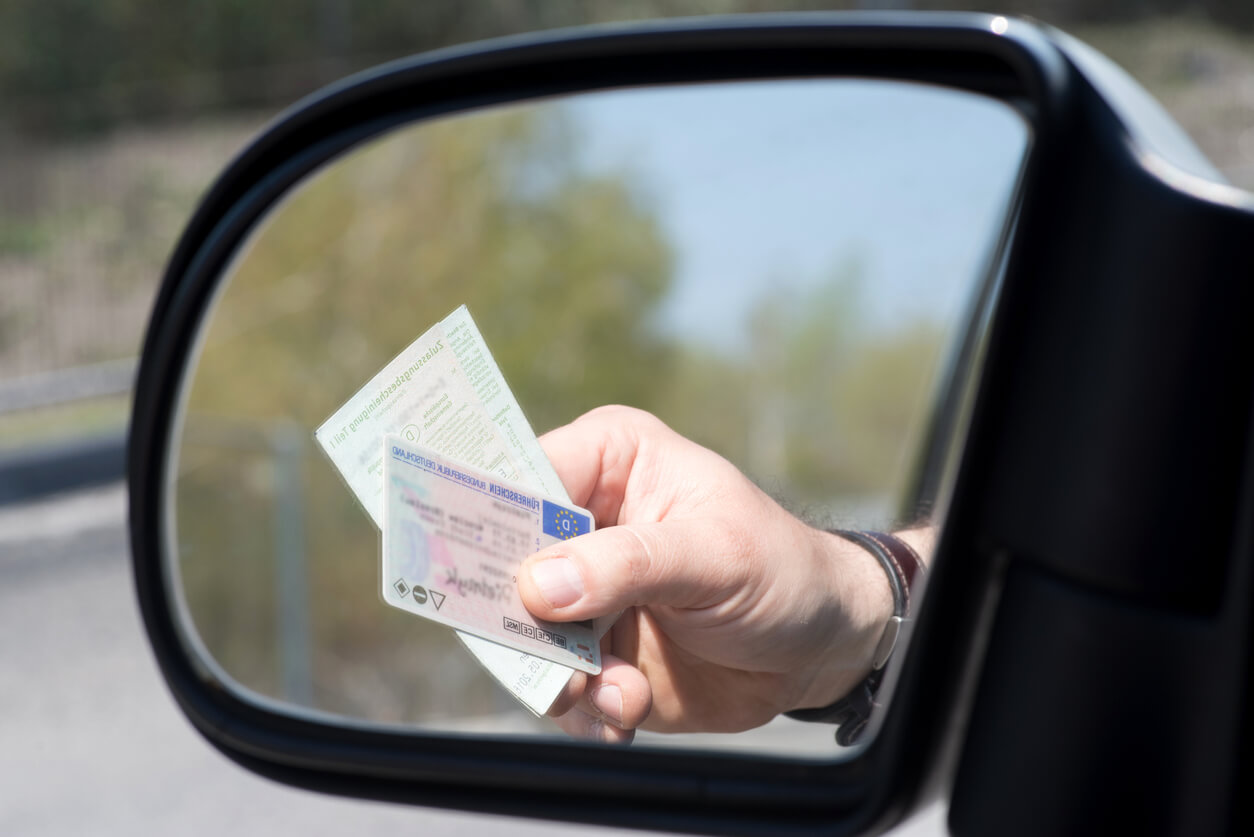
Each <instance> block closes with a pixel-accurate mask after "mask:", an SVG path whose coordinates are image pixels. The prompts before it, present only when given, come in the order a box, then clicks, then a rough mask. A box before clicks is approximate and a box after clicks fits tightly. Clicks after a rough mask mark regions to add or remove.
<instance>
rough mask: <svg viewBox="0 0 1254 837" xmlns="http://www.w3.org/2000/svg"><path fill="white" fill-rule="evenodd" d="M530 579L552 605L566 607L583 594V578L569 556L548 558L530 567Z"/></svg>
mask: <svg viewBox="0 0 1254 837" xmlns="http://www.w3.org/2000/svg"><path fill="white" fill-rule="evenodd" d="M531 580H532V581H534V582H535V583H536V587H538V588H539V589H540V595H541V596H544V600H545V601H546V602H548V603H549V604H550V605H552V606H553V607H566V606H567V605H571V604H574V603H575V602H577V601H579V598H580V597H581V596H582V595H583V579H582V578H580V577H579V570H578V569H577V568H576V567H575V562H574V561H571V560H570V559H569V558H549V559H547V560H545V561H541V562H540V563H538V564H534V565H532V567H531Z"/></svg>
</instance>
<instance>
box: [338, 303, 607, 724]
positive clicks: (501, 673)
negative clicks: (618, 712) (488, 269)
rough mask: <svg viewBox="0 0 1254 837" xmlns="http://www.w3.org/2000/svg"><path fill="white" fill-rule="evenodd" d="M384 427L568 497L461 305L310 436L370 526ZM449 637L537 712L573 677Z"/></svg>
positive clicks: (511, 652) (544, 663)
mask: <svg viewBox="0 0 1254 837" xmlns="http://www.w3.org/2000/svg"><path fill="white" fill-rule="evenodd" d="M386 433H397V434H400V435H402V436H404V437H405V438H406V439H408V440H410V441H419V440H421V442H422V444H424V445H426V446H427V447H429V448H434V449H435V450H437V451H439V452H440V453H441V454H443V455H445V456H450V457H454V458H456V459H458V460H459V461H462V462H468V463H469V464H471V465H477V466H479V467H482V468H487V469H488V470H497V471H498V472H499V473H501V474H502V475H505V476H508V477H509V478H510V479H513V480H517V481H519V482H522V483H524V484H526V485H527V486H528V487H530V488H531V489H533V490H536V491H542V492H544V493H546V494H548V495H550V496H553V497H558V498H560V499H563V500H565V499H569V498H568V497H566V490H565V488H564V487H563V486H562V483H561V480H560V479H558V476H557V473H556V472H555V471H554V470H553V466H552V465H551V464H550V463H549V460H548V459H547V458H546V457H545V455H544V451H543V450H542V449H541V448H540V444H539V442H538V441H537V440H536V437H535V434H534V433H533V432H532V430H531V425H530V424H529V423H528V422H527V418H526V416H525V415H523V412H522V408H521V407H520V406H519V404H518V401H517V400H516V399H515V398H514V395H513V393H512V392H511V391H510V388H509V385H508V384H507V383H506V381H505V377H504V376H503V375H502V374H501V370H500V368H499V367H497V365H496V360H495V359H494V358H493V357H492V353H491V352H490V351H489V350H488V346H487V343H486V342H485V341H484V339H483V336H482V335H481V334H480V333H479V328H478V326H477V325H476V324H475V321H474V319H473V318H472V317H471V315H470V311H469V310H467V308H466V306H465V305H462V306H460V307H459V308H458V309H457V310H455V311H453V312H452V313H451V314H449V315H448V316H447V317H445V318H444V319H443V320H441V321H440V322H438V323H436V324H435V325H433V326H431V328H429V329H428V330H427V331H426V332H424V333H423V334H422V335H421V336H419V337H418V339H416V340H414V342H413V343H411V344H410V345H409V346H407V347H406V348H405V349H404V351H402V352H401V353H400V354H398V355H397V356H396V357H395V358H393V359H392V360H391V361H390V362H389V363H388V364H387V365H386V366H384V367H383V368H382V369H380V370H379V372H378V374H376V375H375V376H374V377H373V378H371V379H370V380H369V381H368V382H367V383H366V384H365V385H364V386H363V387H362V388H361V389H360V390H359V391H358V392H357V393H356V394H355V395H354V396H353V397H352V398H350V399H349V400H348V401H347V402H345V403H344V404H343V406H341V407H340V408H339V409H338V410H336V411H335V413H334V414H332V415H331V416H330V417H329V418H328V419H327V420H326V421H325V422H324V423H323V424H322V426H321V427H319V428H318V430H317V432H315V433H314V436H315V437H316V438H317V440H318V444H319V446H320V447H321V448H322V450H323V451H324V452H325V453H326V454H327V457H328V458H329V459H330V460H331V462H332V464H334V465H335V468H336V470H337V471H339V473H340V475H341V476H342V477H343V479H344V482H345V484H346V485H347V486H348V488H349V489H350V490H351V491H352V493H353V494H354V496H356V497H357V499H358V501H359V502H360V503H361V505H362V508H364V509H365V511H366V513H367V514H368V515H370V518H371V520H373V521H374V523H375V525H376V526H381V525H382V520H383V512H382V500H383V442H382V440H383V436H384V434H386ZM613 621H614V620H613V619H612V618H608V617H607V618H605V619H604V620H598V621H597V623H596V624H597V630H598V631H599V632H601V633H604V632H605V631H606V630H608V628H609V626H610V625H611V624H613ZM457 638H458V639H459V640H461V642H462V644H463V645H464V646H466V650H467V651H469V652H470V653H471V654H472V655H474V657H475V659H476V660H478V661H479V662H480V663H481V664H482V665H483V667H484V668H485V669H487V670H488V672H489V673H490V674H491V675H492V676H493V677H494V678H495V679H496V680H497V682H499V683H500V684H501V685H502V686H504V687H505V688H506V689H507V690H508V691H509V692H510V694H512V695H514V697H516V698H518V700H519V701H520V702H521V703H522V704H523V705H524V706H526V707H527V709H529V710H530V711H531V712H533V713H535V714H536V715H543V714H544V713H545V712H546V711H547V710H548V708H549V707H550V706H551V705H552V704H553V701H554V700H556V699H557V696H558V695H559V694H561V692H562V690H563V689H564V688H565V687H566V683H567V681H568V680H570V676H571V674H573V669H571V668H569V667H568V666H563V665H558V664H556V663H553V662H551V661H549V660H543V659H539V658H536V657H532V656H530V655H528V654H522V653H520V652H518V651H517V650H515V649H514V648H509V647H506V646H504V645H498V644H497V643H495V642H490V641H488V640H486V639H482V638H480V637H477V636H475V635H473V634H469V633H464V632H461V631H459V632H457Z"/></svg>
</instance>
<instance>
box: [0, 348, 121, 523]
mask: <svg viewBox="0 0 1254 837" xmlns="http://www.w3.org/2000/svg"><path fill="white" fill-rule="evenodd" d="M135 370H136V361H135V360H134V359H127V360H118V361H111V362H108V363H98V364H93V365H90V366H79V367H74V368H72V369H64V370H59V371H56V372H47V373H43V374H39V375H29V376H26V377H23V378H15V379H13V380H9V381H0V415H4V414H6V413H15V412H19V411H23V410H35V409H40V408H45V407H55V406H62V405H65V404H70V403H73V402H75V401H85V400H88V399H92V398H107V397H110V396H118V395H125V394H127V393H128V392H130V391H131V387H132V385H133V383H134V380H135ZM2 441H3V440H0V442H2ZM125 476H126V431H125V430H124V429H123V430H114V431H109V432H105V433H96V434H92V435H90V436H85V437H80V438H77V439H71V440H68V441H59V442H45V443H40V444H37V445H32V446H30V447H25V448H20V449H9V450H4V449H0V505H7V504H11V503H22V502H27V501H30V500H34V499H37V498H39V497H45V496H48V495H51V494H59V493H62V492H65V491H72V490H74V489H77V488H85V487H87V486H92V485H102V484H104V483H108V482H115V481H117V480H120V479H122V478H123V477H125Z"/></svg>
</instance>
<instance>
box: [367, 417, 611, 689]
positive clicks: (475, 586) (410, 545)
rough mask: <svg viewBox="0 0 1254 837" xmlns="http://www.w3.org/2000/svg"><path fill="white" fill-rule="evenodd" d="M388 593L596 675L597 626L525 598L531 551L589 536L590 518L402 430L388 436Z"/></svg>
mask: <svg viewBox="0 0 1254 837" xmlns="http://www.w3.org/2000/svg"><path fill="white" fill-rule="evenodd" d="M383 453H384V456H383V465H384V469H383V470H384V474H383V476H384V487H383V495H384V496H383V500H384V502H383V518H384V519H383V527H382V529H383V578H382V583H383V591H382V592H383V599H384V601H386V602H387V603H388V604H390V605H392V606H393V607H397V608H400V609H402V610H405V611H407V612H409V613H412V614H415V615H417V616H421V617H424V618H426V619H431V620H433V621H436V622H440V623H442V624H444V625H448V626H449V627H451V628H455V629H457V630H459V631H464V632H467V633H470V634H473V635H475V636H478V637H481V638H483V639H487V640H490V641H492V642H496V643H499V644H501V645H505V646H508V647H510V648H514V649H516V650H518V651H522V652H525V653H527V654H530V655H532V656H535V657H540V658H542V659H545V660H550V661H552V662H556V663H561V664H562V665H566V666H569V667H571V668H576V669H579V670H580V671H585V672H587V673H589V674H598V673H600V671H601V652H600V644H599V643H598V642H597V635H596V632H595V629H594V627H593V625H592V623H591V622H548V621H544V620H539V619H536V618H535V617H534V616H532V615H531V614H530V613H529V612H528V611H527V609H526V607H524V605H523V603H522V598H521V597H520V596H519V594H518V585H517V571H518V567H519V565H520V564H521V563H522V560H523V559H524V558H526V557H527V556H528V555H530V554H531V553H533V552H536V551H538V550H540V549H543V548H545V547H547V546H550V545H552V544H555V543H559V542H561V541H563V540H568V539H570V538H573V537H578V536H579V535H583V534H587V533H588V532H591V531H592V530H593V527H594V523H593V517H592V514H591V513H590V512H589V511H587V510H586V509H582V508H580V507H578V506H574V505H571V504H570V503H569V502H565V501H563V500H561V499H558V498H555V497H550V496H547V495H544V494H540V493H537V492H535V491H534V490H532V489H530V488H528V487H527V486H525V485H522V484H520V483H515V482H512V481H510V480H506V479H503V478H502V477H500V476H499V475H497V474H493V473H490V472H488V471H484V470H480V469H478V468H472V467H469V466H467V465H464V464H461V463H459V462H457V461H456V460H452V459H448V458H446V457H443V456H441V455H440V454H439V453H437V452H436V451H434V450H431V449H430V448H426V447H422V446H420V445H415V444H413V443H411V442H408V441H406V440H405V439H404V438H402V437H401V436H398V435H387V436H385V437H384V440H383Z"/></svg>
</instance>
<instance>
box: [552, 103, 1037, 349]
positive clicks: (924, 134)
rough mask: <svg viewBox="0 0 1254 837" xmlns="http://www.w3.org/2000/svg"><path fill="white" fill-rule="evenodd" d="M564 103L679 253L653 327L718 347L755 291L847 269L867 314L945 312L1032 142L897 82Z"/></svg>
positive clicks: (1012, 122) (990, 237)
mask: <svg viewBox="0 0 1254 837" xmlns="http://www.w3.org/2000/svg"><path fill="white" fill-rule="evenodd" d="M565 107H566V109H567V112H568V113H569V114H571V115H572V116H573V118H574V122H575V124H576V125H577V126H578V128H577V130H578V136H579V137H580V139H581V142H582V144H581V154H582V164H583V165H584V166H586V167H587V168H588V169H589V170H590V171H605V172H626V173H628V175H629V176H630V178H631V180H632V182H633V183H634V185H635V187H636V188H637V189H638V191H639V192H640V193H641V194H642V196H643V198H644V200H645V201H646V202H647V204H648V205H649V206H650V207H651V208H652V209H653V210H654V212H655V213H656V215H657V217H658V218H660V220H661V222H662V225H663V227H664V229H665V231H666V234H667V237H668V239H669V241H670V243H671V245H672V247H673V248H674V249H675V251H676V254H677V265H676V267H677V271H676V277H675V287H674V291H673V292H672V295H671V297H670V298H669V299H668V300H667V303H666V305H665V310H664V313H663V316H662V322H663V324H664V326H665V327H666V328H668V329H676V330H682V331H684V332H686V333H687V334H689V335H690V336H693V335H695V336H697V337H699V338H700V339H702V340H704V341H708V342H710V343H712V344H714V345H719V346H723V347H726V348H732V347H731V346H730V345H729V343H730V342H734V341H735V340H736V339H737V335H738V334H739V333H740V332H739V329H740V328H741V326H742V324H743V322H744V319H745V314H746V313H747V312H748V310H749V309H750V308H751V306H752V303H753V302H754V301H755V300H758V299H760V298H761V297H762V295H763V294H764V293H766V292H767V291H768V290H771V289H776V290H778V289H779V288H780V287H781V286H788V285H791V286H794V287H798V286H799V287H806V286H811V285H813V284H815V283H820V282H823V281H824V280H828V279H830V278H831V277H832V276H833V275H834V273H836V272H839V271H840V270H842V269H845V270H849V269H851V267H852V268H853V269H856V270H857V271H858V272H859V275H860V277H861V280H862V288H861V290H862V291H863V300H864V302H865V304H866V307H867V310H866V311H865V312H863V313H864V315H865V316H866V317H867V318H868V319H869V320H870V322H871V324H872V325H873V326H882V325H889V326H891V325H892V324H894V323H898V324H900V323H903V322H907V321H911V320H913V319H917V318H919V317H927V318H929V319H932V320H940V321H941V322H947V321H951V320H952V318H953V317H956V316H957V315H958V314H959V312H960V311H961V307H962V303H963V302H964V301H965V299H966V298H967V296H968V294H969V293H970V292H971V290H972V289H973V288H974V287H975V284H976V283H977V282H978V280H979V278H981V277H982V275H983V273H984V268H985V265H986V264H987V261H988V258H989V252H990V247H991V245H992V244H993V243H994V242H995V240H996V236H997V234H998V232H999V230H1000V228H1001V224H1002V221H1003V219H1004V218H1005V215H1006V212H1007V206H1008V203H1009V198H1010V196H1011V194H1012V189H1013V186H1014V183H1015V179H1016V177H1017V176H1018V173H1019V168H1020V164H1021V160H1022V158H1023V155H1024V153H1025V150H1026V147H1027V143H1028V141H1029V137H1028V131H1027V127H1026V124H1025V123H1024V122H1023V120H1022V119H1021V118H1020V117H1019V116H1018V115H1017V114H1016V113H1015V112H1014V111H1013V110H1012V109H1011V108H1009V107H1008V106H1006V105H1004V104H1002V103H999V102H995V101H993V100H989V99H984V98H982V97H979V96H975V95H973V94H966V93H956V92H953V91H948V90H944V89H941V88H935V87H927V86H923V85H912V84H906V83H899V82H880V81H869V80H849V79H843V80H831V79H821V80H778V81H758V82H739V83H719V84H705V85H685V86H679V87H674V88H656V87H655V88H642V89H628V90H621V91H610V92H598V93H592V94H585V95H583V96H579V97H574V98H572V99H570V100H568V101H567V103H566V104H565Z"/></svg>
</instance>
